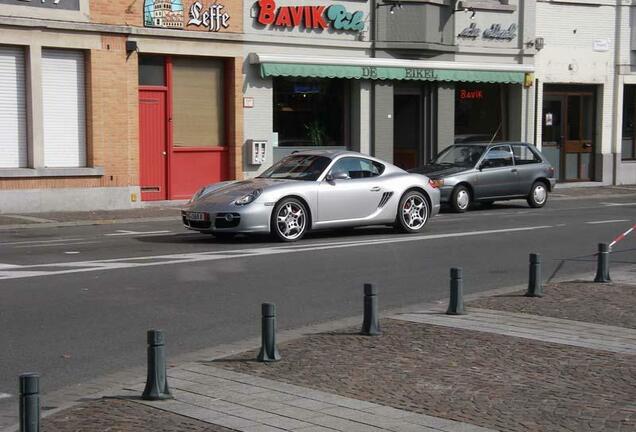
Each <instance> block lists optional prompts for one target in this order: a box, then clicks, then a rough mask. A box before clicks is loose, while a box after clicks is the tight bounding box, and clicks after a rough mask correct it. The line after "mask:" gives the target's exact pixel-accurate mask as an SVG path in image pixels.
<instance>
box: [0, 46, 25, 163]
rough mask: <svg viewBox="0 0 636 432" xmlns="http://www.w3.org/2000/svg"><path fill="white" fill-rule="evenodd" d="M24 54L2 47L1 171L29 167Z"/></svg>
mask: <svg viewBox="0 0 636 432" xmlns="http://www.w3.org/2000/svg"><path fill="white" fill-rule="evenodd" d="M25 83H26V80H25V63H24V50H23V49H21V48H18V47H8V46H0V137H2V139H0V168H23V167H26V166H27V131H26V123H27V121H26V117H27V116H26V84H25Z"/></svg>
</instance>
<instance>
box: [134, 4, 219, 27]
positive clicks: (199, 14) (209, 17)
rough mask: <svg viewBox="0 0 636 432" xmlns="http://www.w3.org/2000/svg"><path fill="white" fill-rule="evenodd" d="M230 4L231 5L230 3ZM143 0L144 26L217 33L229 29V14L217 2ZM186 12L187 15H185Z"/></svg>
mask: <svg viewBox="0 0 636 432" xmlns="http://www.w3.org/2000/svg"><path fill="white" fill-rule="evenodd" d="M230 3H232V2H231V1H230ZM204 4H206V2H202V1H192V0H145V1H144V25H145V26H146V27H158V28H164V29H175V30H183V29H185V30H201V31H206V30H207V31H211V32H218V31H222V30H226V29H228V28H229V27H230V14H229V13H228V12H226V11H227V9H225V5H224V4H221V3H218V2H217V1H214V2H213V1H212V0H211V1H209V2H208V3H207V4H209V6H207V7H205V6H204ZM186 12H187V15H186Z"/></svg>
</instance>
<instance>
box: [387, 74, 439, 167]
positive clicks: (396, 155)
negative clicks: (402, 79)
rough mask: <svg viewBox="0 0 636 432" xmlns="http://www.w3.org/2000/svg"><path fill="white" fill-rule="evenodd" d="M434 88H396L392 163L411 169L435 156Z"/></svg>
mask: <svg viewBox="0 0 636 432" xmlns="http://www.w3.org/2000/svg"><path fill="white" fill-rule="evenodd" d="M432 88H433V87H432V86H428V85H424V86H417V85H416V86H406V85H403V86H396V87H395V90H394V91H395V95H394V97H393V113H394V122H393V163H394V164H395V165H396V166H399V167H400V168H403V169H407V170H408V169H411V168H415V167H417V166H420V165H423V164H425V163H427V162H429V161H430V158H431V156H432V152H431V150H432V145H433V140H432V133H433V131H434V128H433V126H432V125H433V122H432V119H431V118H430V116H431V115H432V113H433V109H432V107H433V105H434V92H433V91H432V90H431V89H432Z"/></svg>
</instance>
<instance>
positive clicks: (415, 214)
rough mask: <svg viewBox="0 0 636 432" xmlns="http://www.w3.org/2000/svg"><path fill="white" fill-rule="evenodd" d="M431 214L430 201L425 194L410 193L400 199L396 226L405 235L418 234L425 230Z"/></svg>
mask: <svg viewBox="0 0 636 432" xmlns="http://www.w3.org/2000/svg"><path fill="white" fill-rule="evenodd" d="M429 213H430V209H429V205H428V201H426V197H424V194H422V193H421V192H418V191H409V192H407V193H405V194H404V195H403V196H402V199H400V204H399V206H398V211H397V216H396V221H395V226H396V227H397V228H398V229H399V230H400V231H402V232H405V233H418V232H420V231H422V230H423V229H424V225H426V222H427V221H428V215H429Z"/></svg>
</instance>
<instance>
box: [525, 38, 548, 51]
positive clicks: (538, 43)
mask: <svg viewBox="0 0 636 432" xmlns="http://www.w3.org/2000/svg"><path fill="white" fill-rule="evenodd" d="M544 44H545V42H544V40H543V38H542V37H538V38H536V39H534V40H531V41H528V42H526V47H528V48H532V47H534V49H536V50H537V51H541V50H542V49H543V47H544Z"/></svg>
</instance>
